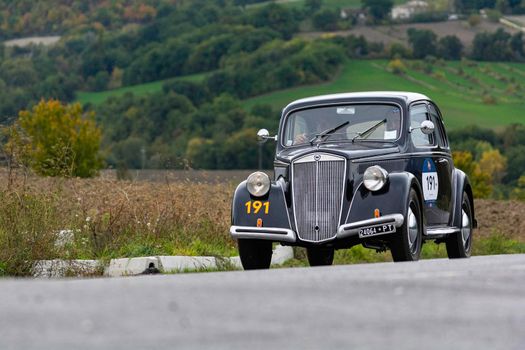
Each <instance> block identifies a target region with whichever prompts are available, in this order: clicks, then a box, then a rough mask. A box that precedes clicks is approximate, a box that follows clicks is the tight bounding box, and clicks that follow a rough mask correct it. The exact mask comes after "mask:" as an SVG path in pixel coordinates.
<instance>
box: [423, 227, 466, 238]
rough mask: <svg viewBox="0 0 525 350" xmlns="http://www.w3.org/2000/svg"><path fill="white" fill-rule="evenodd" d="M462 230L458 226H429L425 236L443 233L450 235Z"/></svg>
mask: <svg viewBox="0 0 525 350" xmlns="http://www.w3.org/2000/svg"><path fill="white" fill-rule="evenodd" d="M459 231H461V230H460V229H459V228H457V227H437V228H428V227H427V232H426V234H425V236H442V235H450V234H453V233H458V232H459Z"/></svg>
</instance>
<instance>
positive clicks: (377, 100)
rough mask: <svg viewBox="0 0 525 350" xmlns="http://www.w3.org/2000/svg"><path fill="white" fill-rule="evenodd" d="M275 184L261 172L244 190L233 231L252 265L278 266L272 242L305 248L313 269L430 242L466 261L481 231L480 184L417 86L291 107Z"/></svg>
mask: <svg viewBox="0 0 525 350" xmlns="http://www.w3.org/2000/svg"><path fill="white" fill-rule="evenodd" d="M258 137H259V140H260V141H261V142H262V141H264V140H268V139H271V140H275V141H276V144H277V145H276V154H275V162H274V180H273V181H272V180H270V178H269V176H268V175H267V174H266V173H264V172H260V171H258V172H255V173H253V174H251V175H250V176H249V177H248V178H247V180H245V181H243V182H242V183H241V184H240V185H239V186H238V187H237V189H236V190H235V195H234V198H233V206H232V226H231V228H230V233H231V235H232V237H233V238H235V239H237V240H238V246H239V254H240V258H241V261H242V264H243V267H244V268H245V269H261V268H269V266H270V261H271V256H272V242H279V243H281V244H283V245H292V246H302V247H305V248H306V250H307V256H308V261H309V263H310V265H312V266H315V265H330V264H332V262H333V258H334V250H336V249H344V248H351V247H352V246H354V245H357V244H362V245H363V246H364V247H367V248H371V249H375V250H377V251H384V250H387V249H390V251H391V253H392V258H393V260H394V261H415V260H418V259H419V258H420V255H421V247H422V244H423V243H424V242H425V241H430V240H432V241H435V242H436V243H445V244H446V249H447V253H448V256H449V258H466V257H469V256H470V253H471V249H472V231H473V229H474V228H475V227H476V220H475V216H474V205H473V204H474V202H473V196H472V188H471V185H470V183H469V180H468V178H467V176H466V175H465V173H464V172H462V171H461V170H459V169H456V168H455V167H454V163H453V160H452V156H451V152H450V147H449V143H448V139H447V135H446V132H445V127H444V124H443V120H442V116H441V112H440V111H439V108H438V107H437V106H436V104H435V103H434V102H432V101H431V100H430V99H429V98H428V97H426V96H424V95H421V94H418V93H409V92H362V93H347V94H336V95H326V96H318V97H311V98H305V99H301V100H297V101H294V102H292V103H290V104H289V105H288V106H286V107H285V108H284V110H283V112H282V116H281V121H280V124H279V131H278V135H277V136H269V133H268V131H267V130H265V129H262V130H260V131H259V133H258Z"/></svg>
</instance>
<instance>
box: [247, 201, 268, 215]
mask: <svg viewBox="0 0 525 350" xmlns="http://www.w3.org/2000/svg"><path fill="white" fill-rule="evenodd" d="M244 205H245V206H246V212H247V213H248V214H252V213H253V214H258V213H259V212H260V211H261V209H262V208H264V213H265V214H268V212H269V211H270V202H261V201H253V202H252V201H248V202H246V203H245V204H244Z"/></svg>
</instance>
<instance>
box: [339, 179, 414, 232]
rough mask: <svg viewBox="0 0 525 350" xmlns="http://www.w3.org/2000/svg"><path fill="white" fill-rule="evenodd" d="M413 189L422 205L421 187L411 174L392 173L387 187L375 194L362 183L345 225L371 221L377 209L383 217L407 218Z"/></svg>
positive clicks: (355, 194)
mask: <svg viewBox="0 0 525 350" xmlns="http://www.w3.org/2000/svg"><path fill="white" fill-rule="evenodd" d="M411 188H414V189H415V190H416V192H417V195H418V197H419V201H420V203H421V205H422V203H423V200H422V196H421V193H422V190H421V186H420V184H419V182H418V181H417V180H416V178H415V177H414V175H412V174H411V173H408V172H396V173H390V174H389V175H388V182H387V184H386V185H385V187H383V188H382V189H381V190H379V191H375V192H372V191H370V190H368V189H367V188H366V187H365V186H364V184H363V183H362V182H361V184H360V185H359V186H358V188H357V189H356V191H355V193H354V196H353V198H352V203H351V205H350V209H349V211H348V215H347V217H346V221H345V223H352V222H356V221H362V220H368V219H371V218H373V217H374V211H375V209H379V212H380V214H381V216H386V215H391V214H401V215H403V217H406V214H407V203H408V196H409V194H410V189H411Z"/></svg>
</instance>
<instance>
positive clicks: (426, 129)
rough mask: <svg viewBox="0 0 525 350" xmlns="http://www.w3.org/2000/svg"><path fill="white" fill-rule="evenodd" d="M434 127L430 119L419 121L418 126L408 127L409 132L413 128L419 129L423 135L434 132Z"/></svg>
mask: <svg viewBox="0 0 525 350" xmlns="http://www.w3.org/2000/svg"><path fill="white" fill-rule="evenodd" d="M435 128H436V127H435V126H434V123H432V122H431V121H430V120H423V122H422V123H421V126H420V127H418V128H412V127H411V128H410V130H409V132H412V131H414V130H421V132H422V133H423V134H425V135H430V134H432V133H433V132H434V129H435Z"/></svg>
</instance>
